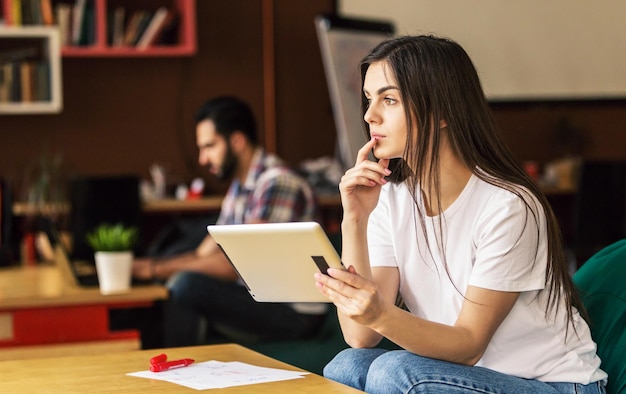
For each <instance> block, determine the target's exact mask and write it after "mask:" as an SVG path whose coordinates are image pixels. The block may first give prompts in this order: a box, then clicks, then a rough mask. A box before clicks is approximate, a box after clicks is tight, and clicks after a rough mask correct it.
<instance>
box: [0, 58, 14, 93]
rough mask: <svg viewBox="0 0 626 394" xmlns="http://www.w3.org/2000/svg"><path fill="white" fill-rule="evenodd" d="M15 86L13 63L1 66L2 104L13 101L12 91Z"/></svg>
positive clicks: (0, 88) (0, 90) (0, 86)
mask: <svg viewBox="0 0 626 394" xmlns="http://www.w3.org/2000/svg"><path fill="white" fill-rule="evenodd" d="M12 85H13V65H12V63H4V64H0V103H8V102H9V101H11V89H12Z"/></svg>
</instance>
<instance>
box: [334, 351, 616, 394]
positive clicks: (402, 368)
mask: <svg viewBox="0 0 626 394" xmlns="http://www.w3.org/2000/svg"><path fill="white" fill-rule="evenodd" d="M324 376H325V377H326V378H328V379H332V380H334V381H337V382H340V383H343V384H345V385H348V386H351V387H354V388H356V389H359V390H362V391H365V392H367V393H371V394H376V393H381V394H392V393H404V394H409V393H514V394H527V393H546V394H550V393H554V394H561V393H572V394H574V393H575V394H592V393H593V394H603V393H605V392H606V391H605V388H604V385H603V384H602V383H601V382H596V383H591V384H588V385H582V384H575V383H546V382H540V381H538V380H530V379H522V378H518V377H515V376H510V375H506V374H503V373H500V372H496V371H493V370H491V369H487V368H482V367H469V366H466V365H460V364H454V363H449V362H446V361H440V360H434V359H430V358H426V357H422V356H418V355H416V354H413V353H410V352H408V351H406V350H385V349H378V348H375V349H346V350H343V351H342V352H341V353H339V354H338V355H337V356H335V358H334V359H333V360H331V361H330V363H328V365H326V367H325V368H324Z"/></svg>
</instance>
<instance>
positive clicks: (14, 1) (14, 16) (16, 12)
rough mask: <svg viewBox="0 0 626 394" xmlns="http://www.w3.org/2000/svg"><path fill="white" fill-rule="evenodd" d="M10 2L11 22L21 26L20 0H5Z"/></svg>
mask: <svg viewBox="0 0 626 394" xmlns="http://www.w3.org/2000/svg"><path fill="white" fill-rule="evenodd" d="M5 1H10V2H11V20H12V21H13V24H14V25H16V26H20V25H21V24H22V0H5Z"/></svg>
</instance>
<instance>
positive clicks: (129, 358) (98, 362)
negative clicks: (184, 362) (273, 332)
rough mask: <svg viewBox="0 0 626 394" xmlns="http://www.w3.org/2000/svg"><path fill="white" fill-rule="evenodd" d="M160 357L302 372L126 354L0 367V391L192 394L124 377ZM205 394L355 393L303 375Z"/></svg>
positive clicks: (221, 350)
mask: <svg viewBox="0 0 626 394" xmlns="http://www.w3.org/2000/svg"><path fill="white" fill-rule="evenodd" d="M160 353H165V354H167V356H168V358H169V359H171V360H173V359H179V358H186V357H189V358H192V359H194V360H195V361H196V362H204V361H209V360H217V361H241V362H244V363H248V364H253V365H257V366H262V367H269V368H280V369H287V370H292V371H302V370H301V369H299V368H296V367H293V366H291V365H289V364H285V363H283V362H280V361H278V360H274V359H272V358H269V357H267V356H264V355H262V354H260V353H257V352H254V351H252V350H250V349H247V348H244V347H242V346H239V345H234V344H226V345H212V346H194V347H186V348H172V349H155V350H141V351H127V352H119V353H111V354H103V355H95V356H93V355H92V356H70V357H59V358H48V359H32V360H22V361H1V362H0V371H2V382H1V383H0V390H1V391H3V392H7V393H19V392H32V393H44V392H45V393H81V394H82V393H101V392H116V393H118V392H119V393H155V392H158V393H197V392H198V391H197V390H194V389H191V388H187V387H184V386H180V385H177V384H174V383H169V382H164V381H159V380H151V379H145V378H137V377H133V376H127V375H126V374H127V373H129V372H137V371H145V370H147V369H148V368H149V360H150V358H151V357H154V356H156V355H157V354H160ZM207 392H211V393H212V392H219V393H259V394H262V393H271V394H275V393H360V391H358V390H355V389H353V388H351V387H347V386H344V385H342V384H340V383H337V382H333V381H331V380H328V379H325V378H323V377H321V376H319V375H315V374H308V375H304V377H303V378H302V379H293V380H286V381H280V382H271V383H261V384H255V385H246V386H237V387H231V388H226V389H220V390H210V391H207Z"/></svg>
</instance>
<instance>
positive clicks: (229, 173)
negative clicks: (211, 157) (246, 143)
mask: <svg viewBox="0 0 626 394" xmlns="http://www.w3.org/2000/svg"><path fill="white" fill-rule="evenodd" d="M236 169H237V156H236V155H235V153H234V152H233V150H232V148H231V147H230V145H228V149H227V150H226V156H225V157H224V161H223V162H222V166H221V167H220V169H219V171H218V172H217V174H215V176H217V179H219V180H220V181H223V180H229V179H231V178H232V177H233V176H234V175H235V170H236Z"/></svg>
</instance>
